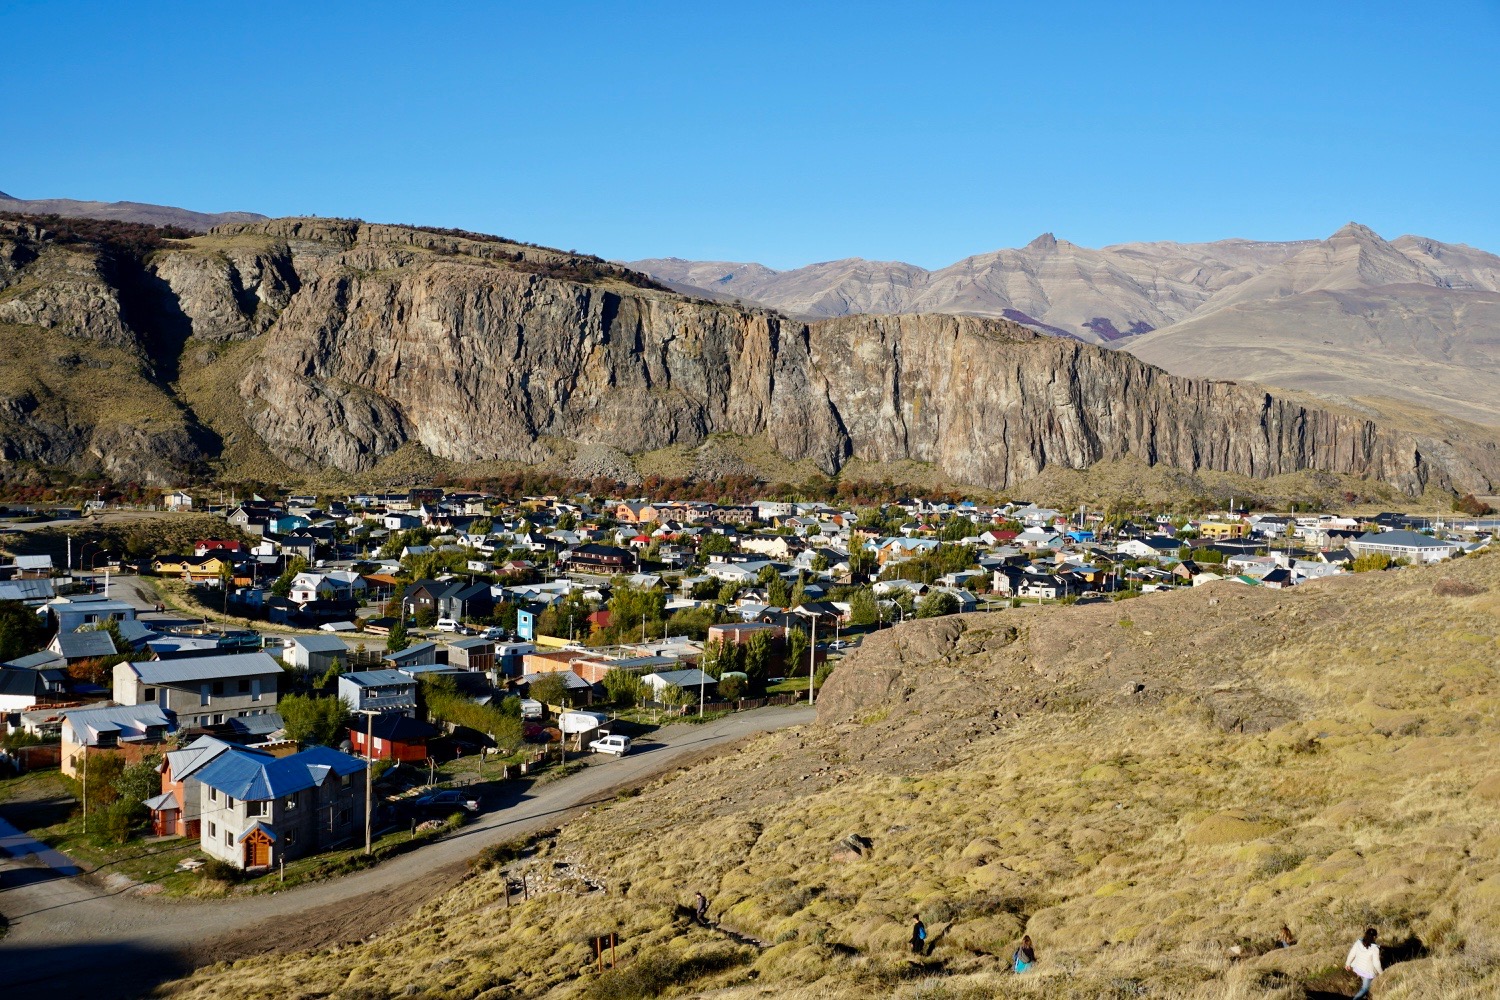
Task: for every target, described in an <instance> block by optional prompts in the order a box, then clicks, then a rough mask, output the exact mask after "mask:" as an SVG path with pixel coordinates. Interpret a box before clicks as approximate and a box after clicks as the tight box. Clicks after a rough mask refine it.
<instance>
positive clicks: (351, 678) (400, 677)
mask: <svg viewBox="0 0 1500 1000" xmlns="http://www.w3.org/2000/svg"><path fill="white" fill-rule="evenodd" d="M339 680H342V681H348V682H349V683H350V684H353V685H354V686H356V687H385V686H387V685H390V684H410V683H412V678H411V677H409V676H408V675H406V674H403V673H402V672H401V671H399V670H356V671H354V672H353V673H350V674H342V675H340V677H339Z"/></svg>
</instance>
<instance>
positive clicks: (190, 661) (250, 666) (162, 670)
mask: <svg viewBox="0 0 1500 1000" xmlns="http://www.w3.org/2000/svg"><path fill="white" fill-rule="evenodd" d="M130 669H131V670H133V671H135V675H136V676H137V677H139V678H140V679H141V683H143V684H184V683H191V682H192V681H217V680H224V679H226V678H230V677H251V676H254V675H257V674H279V673H281V667H280V666H279V665H278V664H277V663H276V661H275V660H273V659H271V657H270V654H268V653H232V654H230V655H228V656H186V657H183V658H182V659H180V660H149V661H146V662H143V663H131V664H130Z"/></svg>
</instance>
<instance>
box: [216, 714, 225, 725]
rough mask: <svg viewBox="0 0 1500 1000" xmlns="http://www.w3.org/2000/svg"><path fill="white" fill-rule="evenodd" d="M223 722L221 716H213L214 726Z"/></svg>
mask: <svg viewBox="0 0 1500 1000" xmlns="http://www.w3.org/2000/svg"><path fill="white" fill-rule="evenodd" d="M223 721H224V716H223V715H216V716H214V725H216V726H217V725H218V724H219V723H221V722H223Z"/></svg>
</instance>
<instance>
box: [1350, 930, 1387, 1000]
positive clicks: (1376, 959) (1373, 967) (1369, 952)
mask: <svg viewBox="0 0 1500 1000" xmlns="http://www.w3.org/2000/svg"><path fill="white" fill-rule="evenodd" d="M1375 937H1376V932H1375V928H1373V927H1366V928H1365V933H1364V936H1363V937H1361V938H1360V939H1359V940H1358V941H1356V942H1354V945H1353V947H1351V948H1350V949H1349V955H1348V957H1347V958H1345V959H1344V969H1345V970H1346V971H1348V972H1352V973H1354V974H1355V975H1356V976H1358V977H1359V978H1360V987H1359V992H1358V993H1356V994H1354V997H1353V1000H1359V998H1360V997H1363V996H1367V995H1368V994H1369V992H1370V984H1371V983H1373V982H1374V981H1375V977H1376V976H1378V975H1380V974H1381V973H1382V972H1384V971H1385V970H1384V969H1383V968H1381V966H1380V945H1378V944H1376V943H1375Z"/></svg>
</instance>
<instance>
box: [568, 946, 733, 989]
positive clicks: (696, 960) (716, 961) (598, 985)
mask: <svg viewBox="0 0 1500 1000" xmlns="http://www.w3.org/2000/svg"><path fill="white" fill-rule="evenodd" d="M752 954H753V953H752V952H751V950H750V949H748V948H728V947H725V948H717V949H714V950H712V951H705V952H703V953H701V954H698V955H694V956H692V957H691V958H684V957H681V956H677V955H673V954H670V953H669V952H666V951H663V950H659V949H658V950H655V951H648V952H644V953H643V954H641V955H639V956H637V958H636V960H635V961H633V962H631V963H630V964H629V965H626V966H622V967H620V968H615V969H610V970H609V971H607V972H605V973H604V975H602V976H600V977H599V978H598V979H596V980H594V982H593V984H592V985H591V986H590V987H589V989H588V992H587V993H585V994H584V995H585V996H587V997H589V998H590V1000H646V998H648V997H657V996H661V995H662V994H663V993H665V992H666V991H667V990H669V989H670V988H672V987H673V986H684V985H687V984H688V983H691V982H693V981H695V980H698V979H702V978H703V977H704V976H711V975H713V974H714V973H718V972H724V971H726V970H728V969H732V968H734V967H735V966H738V965H744V964H745V963H746V962H748V961H750V959H751V957H752Z"/></svg>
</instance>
